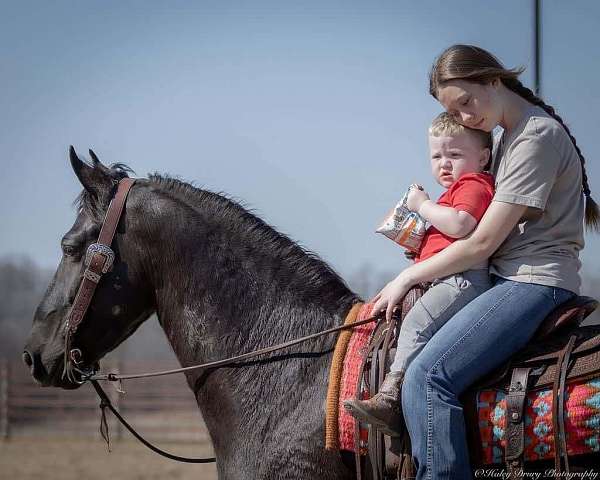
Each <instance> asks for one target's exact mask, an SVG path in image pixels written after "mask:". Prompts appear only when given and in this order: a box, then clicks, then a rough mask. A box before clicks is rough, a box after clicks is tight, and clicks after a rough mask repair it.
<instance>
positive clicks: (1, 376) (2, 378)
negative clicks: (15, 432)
mask: <svg viewBox="0 0 600 480" xmlns="http://www.w3.org/2000/svg"><path fill="white" fill-rule="evenodd" d="M9 373H10V371H9V368H8V360H7V359H6V358H0V438H2V439H3V440H6V439H8V437H9V435H10V417H9V411H8V384H9V381H10V379H9Z"/></svg>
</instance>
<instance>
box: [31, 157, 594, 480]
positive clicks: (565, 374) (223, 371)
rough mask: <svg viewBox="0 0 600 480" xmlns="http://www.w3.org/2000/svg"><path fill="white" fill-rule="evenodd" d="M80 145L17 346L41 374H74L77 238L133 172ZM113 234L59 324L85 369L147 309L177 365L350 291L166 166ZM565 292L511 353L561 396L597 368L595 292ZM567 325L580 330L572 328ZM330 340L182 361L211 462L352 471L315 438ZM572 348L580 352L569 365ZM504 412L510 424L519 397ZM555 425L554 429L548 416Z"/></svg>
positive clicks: (297, 325)
mask: <svg viewBox="0 0 600 480" xmlns="http://www.w3.org/2000/svg"><path fill="white" fill-rule="evenodd" d="M90 156H91V158H92V163H91V164H88V163H86V162H84V161H82V160H81V159H80V158H79V157H78V156H77V154H76V153H75V150H74V149H73V148H72V147H71V148H70V151H69V157H70V162H71V166H72V168H73V171H74V173H75V175H76V176H77V178H78V179H79V182H80V183H81V185H82V186H83V190H82V192H81V193H80V195H79V196H78V197H77V199H76V203H77V206H78V208H77V217H76V219H75V223H74V224H73V226H72V227H71V228H70V229H69V231H68V232H67V233H66V234H65V235H64V236H63V238H62V240H61V249H62V258H61V261H60V263H59V265H58V268H57V270H56V272H55V274H54V277H53V279H52V281H51V283H50V285H49V287H48V289H47V291H46V293H45V295H44V297H43V298H42V300H41V302H40V304H39V306H38V308H37V309H36V311H35V314H34V321H33V327H32V330H31V333H30V335H29V338H28V340H27V343H26V345H25V351H24V353H23V360H24V362H25V364H26V365H27V366H28V368H29V369H30V370H31V374H32V376H33V378H34V379H35V381H37V382H38V383H39V384H40V385H42V386H54V387H61V388H64V389H75V388H78V387H80V385H81V382H79V381H77V378H74V377H73V376H71V375H65V374H64V373H65V370H66V368H65V367H66V365H65V358H66V356H65V346H66V345H67V336H68V335H69V331H70V330H69V327H68V326H67V325H66V321H65V320H66V319H67V318H68V315H69V312H70V310H71V307H72V305H73V303H74V299H75V296H76V294H77V291H78V288H79V285H80V281H81V279H82V275H83V272H84V271H85V265H84V257H85V254H86V251H87V249H88V247H89V246H90V245H91V244H92V243H94V242H95V241H96V239H97V238H98V234H99V232H100V228H101V226H102V223H103V220H104V216H105V214H106V211H107V209H108V206H109V203H110V201H111V199H112V198H113V195H114V193H115V191H116V190H117V187H118V184H119V182H120V181H121V180H122V179H123V178H125V177H128V173H129V172H130V169H129V168H128V167H127V166H126V165H124V164H113V165H110V166H108V167H107V166H105V165H104V164H102V162H100V160H99V159H98V158H97V157H96V155H95V154H94V153H93V152H92V151H91V150H90ZM111 246H112V249H113V251H114V253H115V260H114V263H113V266H112V270H110V271H109V272H108V273H106V274H105V275H104V276H103V277H102V280H101V281H100V282H99V283H98V286H97V288H96V290H95V293H94V296H93V299H92V302H91V305H90V308H89V309H88V310H87V314H86V316H85V319H84V320H83V322H82V323H81V324H80V325H79V327H78V329H77V330H76V331H75V333H74V337H73V338H70V337H69V342H72V343H71V344H72V345H75V346H76V347H77V351H79V352H82V355H83V356H82V358H80V359H79V361H80V362H81V364H80V368H81V371H91V370H93V369H95V366H96V365H97V364H98V362H99V361H100V359H101V358H102V357H103V356H104V355H106V354H107V353H108V352H110V351H111V350H113V349H114V348H116V347H117V346H118V345H119V344H120V343H121V342H123V341H124V340H125V339H126V338H128V337H129V336H130V335H132V334H133V333H134V332H135V330H136V329H137V328H138V327H139V326H140V325H141V324H142V323H143V322H144V321H145V320H146V319H147V318H148V317H149V316H150V315H152V314H153V313H156V315H157V317H158V320H159V323H160V325H161V327H162V328H163V330H164V332H165V334H166V336H167V339H168V341H169V343H170V344H171V347H172V349H173V351H174V352H175V354H176V356H177V358H178V360H179V362H180V363H181V365H182V366H191V365H197V364H203V363H208V362H211V361H214V360H220V359H223V358H229V357H235V356H237V355H239V354H242V353H246V352H252V351H255V350H259V349H261V348H263V347H265V346H271V345H278V344H282V343H285V342H288V341H291V340H294V339H297V338H299V337H304V336H307V335H310V334H314V333H315V332H321V331H324V330H328V329H331V328H333V327H338V326H340V325H341V324H343V322H344V319H345V318H346V314H347V313H348V312H349V311H350V309H351V308H352V307H353V306H354V305H356V304H357V303H360V302H361V301H362V300H361V299H360V298H359V296H358V295H356V294H355V293H354V292H352V291H351V290H350V288H349V287H348V285H347V284H346V283H345V282H344V280H343V279H342V278H341V277H340V276H339V275H338V274H337V273H336V272H335V271H334V270H333V269H332V268H331V267H330V266H329V265H327V264H326V263H325V262H324V261H323V260H321V259H320V258H319V257H318V255H316V254H314V253H312V252H310V251H307V250H306V249H304V248H302V247H301V246H299V245H298V244H296V243H295V242H293V241H292V240H291V239H290V238H289V237H287V236H286V235H283V234H281V233H279V232H277V231H276V230H275V229H274V228H272V227H271V226H269V225H268V224H266V223H265V222H264V221H263V220H261V219H260V218H258V217H257V216H255V215H254V214H252V213H251V212H250V211H248V210H247V209H245V208H244V207H243V206H242V205H240V204H239V203H237V202H236V201H234V200H232V199H231V198H228V196H227V195H225V194H222V193H214V192H211V191H208V190H205V189H200V188H196V187H194V186H192V185H190V184H188V183H185V182H183V181H180V180H178V179H175V178H172V177H169V176H168V175H159V174H153V175H150V176H149V177H148V178H147V179H137V180H136V182H135V183H134V184H133V186H132V187H131V190H130V192H129V197H128V199H127V203H126V205H125V208H124V210H123V213H122V215H121V218H120V221H119V224H118V228H117V230H116V234H115V236H114V239H113V241H112V245H111ZM567 303H568V305H567V304H565V306H561V307H560V308H558V309H557V310H556V311H555V312H553V314H551V315H550V316H549V317H548V318H547V319H546V321H545V322H544V323H543V325H542V326H541V327H540V330H539V331H538V332H537V334H536V338H535V339H533V340H534V341H533V342H531V343H530V347H533V350H531V348H529V349H528V348H526V349H525V352H524V353H525V355H524V356H523V355H521V357H522V358H521V357H519V355H517V356H515V357H514V360H515V362H516V363H515V365H517V366H518V365H520V364H519V363H518V362H519V361H521V362H522V365H523V366H525V367H527V372H529V371H530V370H531V366H535V367H537V366H539V362H540V361H546V360H547V361H549V362H550V363H553V362H554V360H553V359H554V358H555V357H556V358H557V363H556V365H555V366H554V365H552V366H551V367H550V368H549V370H548V373H547V374H546V373H545V370H540V371H539V372H537V375H539V377H537V379H536V380H535V382H534V383H535V384H536V385H538V386H539V385H546V384H547V383H548V382H550V383H552V381H553V380H552V379H553V378H554V379H555V380H554V384H555V387H554V388H555V392H558V391H561V392H562V393H561V398H562V397H563V396H564V387H565V383H566V380H567V378H571V377H576V376H577V375H579V376H580V377H582V378H588V377H589V376H590V374H593V375H595V378H596V377H597V378H600V377H598V375H599V374H598V359H599V358H600V350H599V348H600V327H599V328H596V329H594V328H588V329H587V330H585V331H583V330H582V331H579V330H577V328H575V327H576V326H577V325H578V323H579V322H580V321H582V320H583V318H585V316H587V315H588V314H589V313H591V311H593V310H594V309H595V308H596V306H597V302H596V301H595V300H593V299H589V298H587V297H578V298H577V299H575V300H574V301H572V302H567ZM561 325H562V329H563V330H562V332H563V333H561V334H560V335H559V337H558V339H559V340H560V341H558V343H556V338H554V340H553V341H550V340H547V338H549V337H547V336H548V335H549V332H554V331H556V330H557V329H558V328H559V327H561ZM565 325H567V326H571V329H568V328H567V327H566V326H565ZM566 328H567V329H566ZM565 329H566V331H565ZM576 331H578V332H579V334H578V335H579V336H580V337H581V338H580V339H579V340H577V341H578V343H577V344H575V343H574V342H575V337H574V336H573V335H574V333H576ZM565 332H566V333H565ZM570 338H572V341H571V340H569V342H568V344H567V345H566V346H565V342H566V339H570ZM540 339H542V340H540ZM335 342H336V338H335V337H334V336H331V335H329V336H319V337H317V338H314V339H313V340H312V342H311V343H310V344H304V345H308V346H304V347H297V348H294V350H284V351H283V352H284V353H278V354H274V355H270V356H267V357H261V358H260V359H252V360H247V361H241V360H240V361H239V362H237V363H235V364H228V365H226V366H221V367H219V368H214V369H210V370H188V371H186V372H185V375H186V380H187V383H188V386H189V388H190V389H191V391H192V392H193V394H194V396H195V398H196V402H197V404H198V407H199V409H200V412H201V414H202V416H203V418H204V421H205V423H206V426H207V428H208V431H209V434H210V437H211V440H212V444H213V448H214V452H215V454H216V457H217V472H218V475H219V478H227V479H233V480H235V479H241V478H244V479H245V478H253V479H264V480H269V479H275V478H288V479H291V480H294V479H297V480H300V479H306V478H319V479H323V480H347V479H348V480H349V479H354V478H356V476H357V473H356V471H355V469H354V462H353V458H352V454H350V453H349V452H340V451H338V450H332V449H326V448H325V422H324V418H325V407H326V396H327V388H328V377H329V370H330V363H331V359H332V353H333V350H334V347H335ZM586 342H587V343H586ZM586 345H587V346H586ZM540 348H541V350H540V351H538V350H539V349H540ZM67 351H68V349H67ZM571 353H573V355H576V354H577V355H579V357H578V359H577V360H576V361H575V360H574V363H573V362H571V366H572V368H571V369H570V370H569V368H570V363H569V356H570V354H571ZM565 358H566V360H565V361H563V360H564V359H565ZM548 359H549V360H548ZM512 360H513V359H511V361H512ZM536 362H537V363H536ZM546 363H547V362H546ZM546 366H547V365H545V367H546ZM516 370H518V369H515V370H514V371H516ZM520 370H523V368H521V369H520ZM514 371H513V373H514ZM536 371H537V370H536ZM559 374H560V375H559ZM506 382H509V383H510V387H511V389H512V387H513V385H512V384H513V379H512V378H511V370H510V369H505V368H504V367H503V366H501V368H500V370H499V372H496V373H495V372H492V373H491V374H490V375H488V376H486V378H484V379H483V380H482V382H480V386H481V387H482V388H483V386H489V385H496V386H497V385H504V384H505V383H506ZM524 383H525V385H526V384H527V381H525V382H524ZM473 388H475V389H476V388H477V386H474V387H473ZM561 389H562V390H561ZM511 391H512V390H511ZM515 391H516V390H515ZM519 391H522V389H521V390H519ZM467 393H469V396H468V398H469V399H470V403H469V404H467V403H465V414H466V421H467V423H468V424H469V427H470V428H469V429H468V430H469V432H471V433H473V432H477V429H476V426H477V423H478V419H477V409H476V408H475V407H474V405H473V399H475V398H476V397H475V396H474V395H472V394H470V393H472V392H467ZM511 395H513V394H511ZM521 397H523V398H524V395H521ZM511 398H512V397H511ZM523 398H521V400H520V405H521V406H520V407H519V408H521V409H522V406H523ZM555 398H556V395H555ZM513 403H515V402H513ZM518 403H519V402H516V403H515V405H516V404H518ZM511 405H512V404H511ZM513 407H514V405H512V406H511V408H513ZM558 408H559V409H560V408H561V407H558ZM511 411H512V410H511ZM515 413H516V414H517V417H518V419H519V422H520V423H519V425H522V421H521V420H522V415H521V413H517V412H516V411H515V412H513V415H515ZM473 414H474V415H475V416H473ZM559 416H560V417H561V418H562V417H563V414H562V413H561V414H560V415H559ZM513 418H514V417H513ZM554 418H558V417H556V416H555V417H554ZM557 421H558V420H557ZM555 425H556V427H557V428H555V429H554V431H555V432H558V427H559V426H560V425H559V424H555ZM517 426H518V425H517ZM511 428H512V427H511ZM515 428H517V427H515ZM517 433H518V432H517ZM521 436H522V435H521ZM515 438H518V435H517V436H516V437H515ZM563 438H564V434H563ZM479 441H480V439H479V438H478V437H477V438H476V439H475V441H474V443H473V445H478V444H477V442H479ZM509 443H510V442H509ZM511 445H512V444H511ZM517 447H519V445H517ZM479 448H480V445H478V446H477V448H476V450H478V449H479ZM515 448H516V447H515ZM511 449H512V446H511ZM517 450H518V449H517ZM521 450H522V448H521ZM564 450H565V451H564V452H563V453H564V456H566V449H564ZM507 451H508V450H507ZM511 451H512V450H511ZM519 455H521V456H522V451H521V453H520V454H519ZM519 455H517V456H519ZM584 457H585V456H584V455H581V456H580V458H578V462H579V464H580V465H582V466H583V465H586V464H585V462H589V464H590V465H595V464H596V463H597V454H592V455H591V456H588V457H589V458H587V457H585V458H584ZM475 458H476V457H475ZM557 458H558V457H557ZM556 461H558V460H556ZM482 478H483V477H482Z"/></svg>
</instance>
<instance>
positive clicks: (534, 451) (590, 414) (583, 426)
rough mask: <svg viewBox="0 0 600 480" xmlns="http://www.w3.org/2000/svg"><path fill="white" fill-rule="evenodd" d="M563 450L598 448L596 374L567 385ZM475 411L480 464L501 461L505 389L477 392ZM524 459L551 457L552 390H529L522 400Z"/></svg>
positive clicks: (573, 452) (599, 390) (599, 402)
mask: <svg viewBox="0 0 600 480" xmlns="http://www.w3.org/2000/svg"><path fill="white" fill-rule="evenodd" d="M565 399H566V403H565V430H566V437H567V453H568V455H569V456H571V455H580V454H584V453H593V452H600V377H597V378H593V379H588V380H584V381H579V382H575V383H573V384H570V385H567V393H566V395H565ZM477 414H478V419H479V433H480V438H481V443H482V460H483V463H484V464H493V463H503V462H504V450H505V448H506V430H505V428H506V393H505V392H503V391H498V390H482V391H479V392H478V393H477ZM524 421H525V452H524V456H525V461H532V460H546V459H552V458H554V431H553V430H554V429H553V425H552V390H551V389H547V390H541V391H532V392H529V394H528V395H527V401H526V404H525V417H524Z"/></svg>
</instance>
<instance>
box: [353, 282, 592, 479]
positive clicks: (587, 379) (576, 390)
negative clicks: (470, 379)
mask: <svg viewBox="0 0 600 480" xmlns="http://www.w3.org/2000/svg"><path fill="white" fill-rule="evenodd" d="M426 288H427V286H426V285H419V286H417V287H414V288H413V289H412V290H411V291H410V292H409V293H408V294H407V296H406V297H405V299H404V302H403V304H402V308H401V309H399V311H397V312H396V313H395V315H394V316H393V318H392V319H391V321H390V322H387V321H381V322H380V323H379V324H378V325H377V327H376V328H375V329H374V331H373V334H372V337H371V340H370V342H369V348H368V349H367V353H366V357H365V359H364V361H363V365H364V368H363V371H362V378H363V382H364V384H365V385H366V387H367V389H368V390H369V392H371V394H374V393H375V392H377V390H378V387H379V386H380V385H381V383H382V381H383V377H384V374H385V372H387V370H388V369H389V365H390V364H391V360H392V359H393V355H394V348H393V346H394V341H395V336H396V335H397V333H398V331H399V328H397V327H399V324H400V322H401V321H402V320H403V318H404V317H405V316H406V314H407V313H408V311H409V310H410V308H411V307H412V305H414V303H415V302H416V300H417V299H418V298H419V297H420V296H421V295H422V294H423V293H424V292H425V290H426ZM597 306H598V302H597V301H596V300H594V299H593V298H590V297H583V296H579V297H575V298H574V299H572V300H570V301H568V302H566V303H564V304H562V305H560V306H559V307H557V308H556V309H555V310H554V311H553V312H552V313H551V314H550V315H548V317H547V318H546V319H545V320H544V322H543V323H542V324H541V325H540V327H539V328H538V330H537V331H536V333H535V334H534V336H533V337H532V339H531V341H530V342H529V343H528V344H527V345H526V346H525V347H524V348H523V349H522V350H521V351H519V352H517V353H516V354H515V355H514V356H513V357H511V358H510V359H509V360H507V361H506V362H505V363H504V364H503V365H502V366H500V367H499V368H497V369H496V370H494V371H493V372H491V373H489V374H488V375H486V376H484V377H483V378H481V379H479V381H478V382H477V383H476V384H475V385H473V386H471V387H470V388H469V389H468V390H467V391H466V392H463V394H462V395H461V401H462V402H463V405H464V412H465V420H466V423H467V432H468V444H469V451H470V455H471V463H472V466H473V468H481V467H485V471H486V472H492V468H490V467H494V468H498V469H501V468H504V469H505V471H506V472H507V475H508V478H509V479H511V480H517V479H522V478H523V472H524V467H525V466H527V468H528V470H527V471H530V470H529V469H535V468H536V465H537V464H539V468H548V467H547V463H548V461H550V460H552V458H553V460H554V470H555V471H556V472H558V473H560V472H563V471H565V472H569V471H574V470H573V468H576V467H577V466H578V465H579V463H580V464H581V465H582V466H584V467H587V466H588V464H587V463H586V462H590V459H589V457H590V456H592V457H594V458H593V459H592V460H591V462H592V463H591V464H592V465H593V464H597V463H598V456H597V453H594V452H597V445H598V439H599V438H600V426H598V422H597V418H598V416H599V415H600V404H599V405H597V409H596V410H594V411H592V410H593V409H592V410H590V408H589V405H590V401H589V399H590V398H591V397H592V396H594V395H595V396H597V394H598V392H600V326H584V327H582V326H581V323H582V322H583V320H584V319H585V318H586V317H587V316H588V315H589V314H591V313H592V312H593V311H594V310H595V309H596V307H597ZM390 337H391V338H390ZM578 398H579V400H578ZM594 398H595V397H594ZM577 402H579V403H577ZM595 403H598V402H597V399H596V402H595ZM582 405H583V406H584V407H585V408H584V407H582ZM582 412H584V413H582ZM582 415H583V417H582ZM586 415H587V417H585V416H586ZM594 415H595V416H596V419H595V425H596V426H595V428H591V429H590V425H594V418H593V416H594ZM541 417H543V418H541ZM584 417H585V418H584ZM490 419H491V420H490ZM574 419H578V420H574ZM589 420H592V422H591V423H590V421H589ZM490 422H491V423H494V422H496V424H493V425H492V424H490ZM582 436H584V437H585V436H587V437H586V439H585V442H581V441H580V442H579V444H578V443H577V438H581V437H582ZM530 437H533V439H532V438H530ZM586 442H587V443H586ZM584 444H585V445H584ZM594 445H596V450H595V449H594V448H595V447H594ZM410 452H411V450H410V439H409V437H408V434H407V433H406V434H405V435H404V436H403V437H402V438H390V437H387V436H384V435H382V434H381V433H379V432H378V431H376V430H375V429H373V428H369V430H368V456H367V459H366V460H365V461H364V465H365V468H364V478H367V479H372V480H384V479H403V480H404V479H406V480H408V479H411V478H414V476H415V470H414V464H413V461H412V458H411V456H410ZM490 452H491V453H490ZM586 454H587V455H586ZM580 459H582V461H581V462H579V460H580ZM536 460H540V461H539V462H536ZM490 475H492V476H491V477H490V478H497V477H494V476H493V473H490ZM361 476H362V474H361V475H360V476H359V479H360V477H361ZM478 478H486V477H485V476H481V475H478Z"/></svg>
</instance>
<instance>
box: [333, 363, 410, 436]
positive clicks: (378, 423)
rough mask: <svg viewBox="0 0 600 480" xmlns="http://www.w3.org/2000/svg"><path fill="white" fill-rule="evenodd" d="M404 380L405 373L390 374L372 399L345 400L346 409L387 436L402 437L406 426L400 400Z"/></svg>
mask: <svg viewBox="0 0 600 480" xmlns="http://www.w3.org/2000/svg"><path fill="white" fill-rule="evenodd" d="M403 379H404V372H403V371H400V372H390V373H388V374H387V375H386V377H385V379H384V380H383V383H382V384H381V387H380V388H379V392H377V393H376V394H375V395H374V396H373V397H372V398H369V399H368V400H356V399H349V400H345V401H344V408H345V409H346V410H348V413H350V415H352V416H353V417H354V418H356V419H357V420H360V421H362V422H366V423H370V424H372V425H373V426H374V427H375V428H377V429H378V430H379V431H381V432H383V433H385V434H386V435H390V436H392V437H398V436H400V435H402V430H403V428H402V426H403V424H404V418H403V416H402V402H401V399H400V393H401V387H402V380H403Z"/></svg>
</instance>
